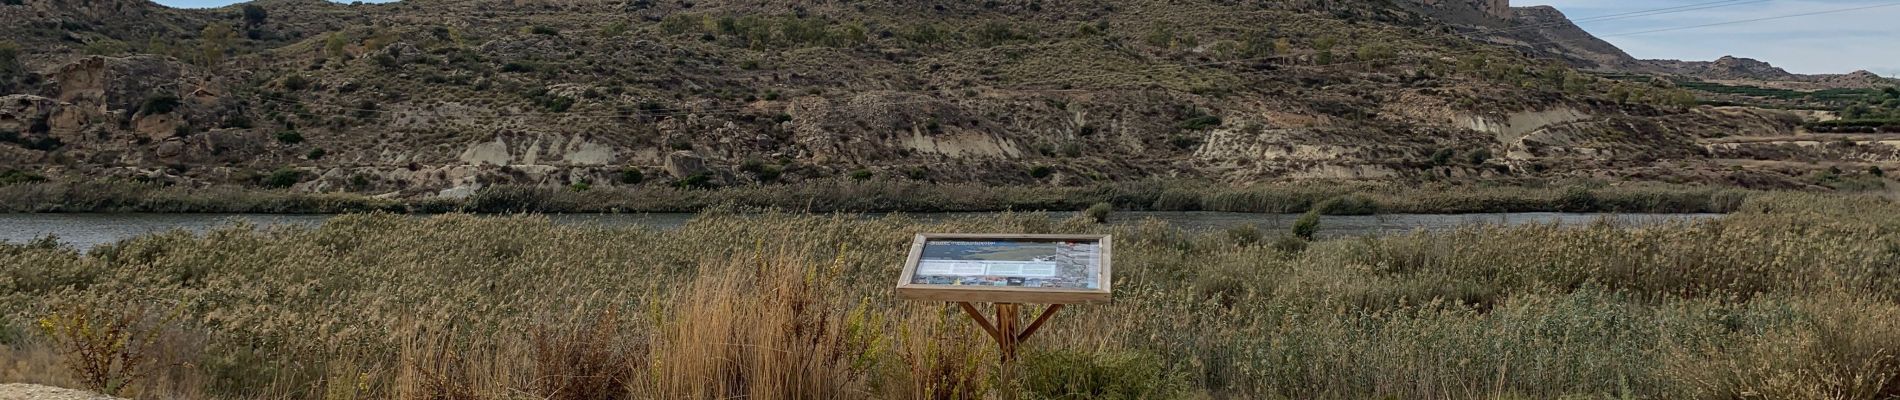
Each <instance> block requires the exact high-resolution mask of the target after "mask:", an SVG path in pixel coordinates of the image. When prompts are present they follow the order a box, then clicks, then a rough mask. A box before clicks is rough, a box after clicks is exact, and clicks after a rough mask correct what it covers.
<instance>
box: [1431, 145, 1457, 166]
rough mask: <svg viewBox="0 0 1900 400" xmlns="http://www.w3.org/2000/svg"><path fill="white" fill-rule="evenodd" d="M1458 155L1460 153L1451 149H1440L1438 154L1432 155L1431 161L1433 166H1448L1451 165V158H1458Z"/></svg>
mask: <svg viewBox="0 0 1900 400" xmlns="http://www.w3.org/2000/svg"><path fill="white" fill-rule="evenodd" d="M1457 155H1458V151H1457V150H1452V149H1451V148H1449V147H1448V148H1442V149H1438V151H1437V152H1434V153H1432V160H1431V163H1432V166H1434V167H1442V166H1446V165H1451V158H1452V157H1456V156H1457Z"/></svg>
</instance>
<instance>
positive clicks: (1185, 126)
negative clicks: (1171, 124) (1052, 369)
mask: <svg viewBox="0 0 1900 400" xmlns="http://www.w3.org/2000/svg"><path fill="white" fill-rule="evenodd" d="M1220 124H1221V120H1220V117H1216V116H1212V115H1197V116H1193V117H1190V118H1188V119H1187V120H1186V121H1181V125H1180V126H1181V130H1184V131H1198V130H1204V129H1208V128H1213V127H1216V126H1220Z"/></svg>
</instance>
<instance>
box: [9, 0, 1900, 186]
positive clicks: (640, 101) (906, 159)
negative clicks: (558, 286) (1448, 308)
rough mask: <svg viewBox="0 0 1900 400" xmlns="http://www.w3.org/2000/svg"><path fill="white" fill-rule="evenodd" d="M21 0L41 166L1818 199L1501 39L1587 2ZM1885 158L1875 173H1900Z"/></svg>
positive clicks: (1570, 55)
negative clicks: (1460, 185)
mask: <svg viewBox="0 0 1900 400" xmlns="http://www.w3.org/2000/svg"><path fill="white" fill-rule="evenodd" d="M13 3H20V4H13ZM6 4H7V5H0V22H4V24H0V34H3V37H5V38H8V39H6V40H7V41H9V42H10V43H0V47H4V48H5V49H12V50H5V49H0V56H4V57H0V73H4V75H0V93H6V95H5V96H4V97H0V170H11V171H14V172H10V173H9V174H10V175H11V176H16V177H20V176H24V177H26V178H16V179H56V180H80V179H100V178H107V177H121V178H129V179H138V180H147V181H156V182H168V183H174V184H181V185H214V184H241V185H255V186H263V187H289V188H293V189H296V190H304V191H350V192H359V193H392V194H395V195H403V196H415V195H460V194H466V193H469V192H470V191H472V190H475V189H478V188H480V187H484V186H490V185H497V184H535V185H560V186H577V187H587V186H603V185H614V186H621V185H630V186H638V185H681V186H715V185H744V184H758V183H779V182H798V181H804V180H811V179H831V178H846V177H849V178H856V179H900V180H913V179H914V180H932V181H941V182H985V183H1032V182H1040V183H1048V184H1077V183H1086V182H1095V181H1115V180H1134V179H1147V178H1153V177H1194V178H1204V179H1211V180H1219V181H1227V182H1252V181H1263V180H1283V179H1316V178H1326V179H1375V180H1445V179H1491V178H1523V177H1530V178H1562V177H1595V178H1607V179H1637V180H1669V181H1681V182H1718V183H1736V184H1746V185H1751V186H1773V187H1791V186H1804V185H1808V184H1810V182H1808V181H1806V180H1804V179H1803V178H1802V177H1804V176H1807V175H1808V174H1809V173H1810V172H1811V171H1812V170H1815V169H1817V168H1823V166H1820V165H1818V164H1813V163H1785V164H1766V165H1764V164H1760V163H1750V164H1748V165H1747V166H1745V167H1738V166H1737V165H1734V163H1731V162H1728V161H1724V160H1722V159H1717V158H1715V157H1716V156H1714V155H1712V153H1711V152H1710V146H1711V144H1709V143H1708V142H1709V141H1710V140H1712V139H1717V138H1723V137H1730V136H1776V135H1792V134H1794V133H1795V131H1796V129H1797V127H1798V125H1799V124H1800V123H1801V122H1802V121H1803V118H1810V119H1811V117H1812V116H1811V115H1808V114H1803V113H1798V112H1790V111H1777V110H1765V109H1755V108H1712V107H1706V106H1697V105H1696V104H1697V103H1696V97H1697V94H1696V93H1695V92H1692V91H1689V90H1685V89H1683V88H1679V87H1676V86H1674V85H1671V84H1668V83H1667V82H1665V81H1650V82H1638V81H1629V80H1619V79H1610V78H1605V77H1602V76H1599V75H1597V74H1591V73H1585V72H1586V70H1590V69H1618V68H1627V67H1628V66H1629V65H1631V62H1630V61H1629V60H1627V58H1628V55H1627V54H1623V53H1622V52H1621V51H1620V50H1616V49H1615V48H1614V46H1609V45H1608V44H1607V43H1601V42H1600V41H1599V42H1596V43H1583V44H1571V45H1566V46H1565V47H1549V46H1543V45H1537V44H1536V43H1538V41H1536V40H1534V39H1526V38H1531V37H1533V36H1537V35H1543V36H1550V35H1558V36H1561V35H1575V34H1578V33H1577V32H1581V30H1580V29H1575V30H1574V31H1572V30H1573V29H1574V25H1571V26H1569V27H1568V28H1566V27H1561V26H1559V27H1552V28H1543V30H1538V31H1534V32H1533V31H1526V32H1520V34H1522V35H1531V36H1522V37H1518V36H1487V35H1484V34H1474V33H1473V32H1474V29H1477V28H1473V27H1480V26H1494V27H1495V26H1511V24H1514V23H1524V22H1522V21H1544V20H1549V19H1551V18H1561V14H1560V13H1556V12H1555V10H1552V9H1547V8H1535V7H1534V8H1509V7H1508V3H1507V2H1503V1H1485V2H1464V1H1455V0H1443V1H1421V2H1399V3H1393V2H1387V1H1344V0H1305V1H1291V2H1287V1H1276V2H1264V1H1240V2H1235V1H1178V0H1177V1H1165V0H1137V1H1101V0H1010V1H1004V0H991V1H982V2H965V1H941V0H905V1H892V2H858V1H843V2H833V1H804V0H781V1H732V0H695V1H683V0H514V1H508V2H495V1H474V0H405V1H402V2H398V3H390V4H360V5H345V4H336V3H330V2H325V1H320V0H260V1H257V2H253V3H248V4H245V5H242V6H233V7H226V8H221V9H211V10H179V9H169V8H165V7H162V6H158V5H155V4H151V3H149V2H146V1H144V0H93V1H86V2H74V1H67V0H15V1H10V2H8V3H6ZM1500 7H1502V8H1500ZM1553 14H1554V15H1553ZM1513 21H1518V22H1513ZM1583 34H1584V35H1587V33H1583ZM1539 37H1541V36H1539ZM1513 41H1515V43H1514V42H1513ZM1524 48H1531V49H1533V50H1534V51H1529V52H1527V51H1523V49H1524ZM1884 146H1886V145H1885V144H1881V143H1874V142H1870V143H1869V144H1868V146H1865V147H1861V148H1860V149H1861V150H1857V151H1856V152H1853V154H1854V157H1860V158H1854V159H1852V162H1856V163H1866V162H1875V163H1878V162H1890V161H1893V160H1894V157H1895V156H1896V155H1895V154H1892V153H1890V152H1891V148H1889V147H1884ZM1883 152H1888V153H1883ZM1743 153H1747V152H1746V151H1744V152H1743Z"/></svg>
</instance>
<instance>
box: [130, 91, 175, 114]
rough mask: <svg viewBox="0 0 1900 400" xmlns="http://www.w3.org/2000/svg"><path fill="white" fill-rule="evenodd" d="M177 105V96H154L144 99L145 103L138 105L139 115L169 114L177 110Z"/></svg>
mask: <svg viewBox="0 0 1900 400" xmlns="http://www.w3.org/2000/svg"><path fill="white" fill-rule="evenodd" d="M179 104H180V103H179V100H178V96H173V95H170V94H154V95H151V96H147V97H145V101H144V102H141V103H139V113H140V114H145V115H155V114H165V113H170V112H172V110H176V109H178V105H179Z"/></svg>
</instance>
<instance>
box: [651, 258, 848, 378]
mask: <svg viewBox="0 0 1900 400" xmlns="http://www.w3.org/2000/svg"><path fill="white" fill-rule="evenodd" d="M756 254H758V256H756V257H747V258H740V259H735V260H732V261H731V262H730V263H729V264H727V265H725V266H724V268H720V269H719V270H716V271H707V273H706V274H704V275H702V276H701V277H700V278H699V279H696V280H694V282H693V283H692V285H691V286H690V288H688V289H687V290H685V291H684V292H683V293H681V294H680V295H679V297H678V298H676V299H675V300H674V301H673V302H672V303H671V305H670V309H669V310H668V312H667V317H666V319H665V320H664V321H663V322H662V324H661V326H659V327H658V332H657V335H656V337H655V339H654V340H655V343H654V346H653V347H652V351H651V352H650V353H649V354H648V355H647V359H648V362H649V363H650V364H651V365H652V367H651V368H652V371H651V372H652V375H651V377H650V379H649V380H647V381H646V382H643V383H642V384H641V385H639V386H640V387H638V388H637V390H639V391H641V392H642V393H643V394H644V395H649V396H652V397H660V398H675V399H722V398H732V397H749V398H765V399H835V398H843V397H862V396H863V395H864V394H865V393H864V392H863V391H862V390H861V388H862V387H863V386H864V382H863V381H862V378H861V375H860V374H857V373H854V371H852V368H851V367H852V366H851V362H850V361H851V360H855V359H857V358H858V357H859V356H860V354H861V353H862V352H865V351H867V349H865V348H863V347H861V346H857V345H855V344H854V343H850V342H851V340H850V338H849V337H848V336H847V335H846V334H845V332H846V327H845V326H844V322H845V318H844V317H845V315H846V313H845V312H843V310H847V309H850V308H852V307H855V306H853V305H851V304H848V303H849V301H850V300H851V299H850V298H848V297H843V296H837V295H834V294H833V292H835V291H837V288H836V287H834V282H833V279H834V278H835V277H836V276H837V274H838V270H839V268H841V267H842V264H841V263H839V262H831V263H814V262H808V261H806V260H804V259H803V257H802V256H800V254H801V252H799V251H796V250H794V249H776V251H772V250H766V251H760V252H758V253H756Z"/></svg>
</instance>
